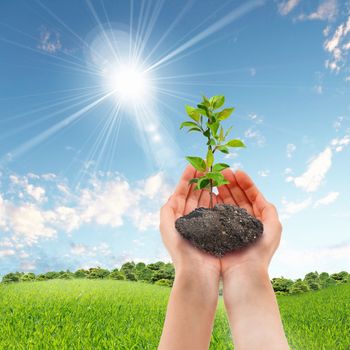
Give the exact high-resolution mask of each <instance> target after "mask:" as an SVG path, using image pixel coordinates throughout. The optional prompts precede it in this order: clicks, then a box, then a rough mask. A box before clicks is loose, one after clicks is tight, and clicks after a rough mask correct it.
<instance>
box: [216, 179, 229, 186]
mask: <svg viewBox="0 0 350 350" xmlns="http://www.w3.org/2000/svg"><path fill="white" fill-rule="evenodd" d="M229 184H230V181H227V180H226V179H225V180H223V181H220V182H218V183H217V185H216V186H218V187H219V186H222V185H229Z"/></svg>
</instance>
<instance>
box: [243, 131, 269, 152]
mask: <svg viewBox="0 0 350 350" xmlns="http://www.w3.org/2000/svg"><path fill="white" fill-rule="evenodd" d="M244 136H245V137H246V138H247V139H252V140H253V141H254V142H255V143H256V145H257V146H259V147H263V146H264V145H265V142H266V140H265V137H264V136H263V135H262V134H261V131H260V130H258V129H256V128H255V127H251V128H249V129H247V130H246V131H245V132H244Z"/></svg>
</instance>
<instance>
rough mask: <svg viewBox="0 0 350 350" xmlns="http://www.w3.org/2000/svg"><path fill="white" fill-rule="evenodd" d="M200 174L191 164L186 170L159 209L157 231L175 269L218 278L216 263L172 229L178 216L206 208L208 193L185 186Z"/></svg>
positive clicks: (216, 260)
mask: <svg viewBox="0 0 350 350" xmlns="http://www.w3.org/2000/svg"><path fill="white" fill-rule="evenodd" d="M200 175H201V174H199V173H198V172H197V171H196V169H195V168H194V167H192V166H191V165H188V166H187V167H186V169H185V171H184V173H183V174H182V177H181V179H180V181H179V184H178V186H177V187H176V189H175V192H174V194H173V195H172V196H170V198H169V199H168V202H167V203H166V204H165V205H164V206H163V207H162V209H161V212H160V227H159V228H160V232H161V234H162V239H163V242H164V245H165V246H166V248H167V250H168V251H169V254H170V256H171V258H172V261H173V263H174V266H175V269H176V270H186V269H189V270H191V273H192V272H193V271H197V272H198V271H203V272H205V273H207V272H211V273H213V274H215V275H216V276H219V275H220V260H219V259H218V258H216V257H214V256H212V255H210V254H208V253H205V252H202V251H200V250H199V249H197V248H195V247H194V246H192V244H191V243H190V242H188V241H187V240H185V239H184V238H183V237H181V236H180V234H179V233H178V232H177V230H176V228H175V221H176V219H177V218H179V217H180V216H183V215H186V214H188V213H190V212H191V211H192V210H194V209H195V208H198V207H209V201H210V195H209V192H208V191H205V190H196V191H194V186H195V184H192V185H189V184H188V182H189V180H190V179H192V178H193V177H198V176H200ZM213 204H214V205H215V204H216V196H215V194H213Z"/></svg>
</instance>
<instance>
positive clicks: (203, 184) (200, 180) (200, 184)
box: [197, 176, 210, 190]
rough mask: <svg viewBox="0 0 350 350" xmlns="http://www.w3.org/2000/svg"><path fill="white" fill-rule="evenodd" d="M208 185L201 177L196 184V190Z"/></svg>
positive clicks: (207, 180) (208, 181)
mask: <svg viewBox="0 0 350 350" xmlns="http://www.w3.org/2000/svg"><path fill="white" fill-rule="evenodd" d="M208 185H210V180H209V179H207V178H206V177H205V176H204V177H201V178H200V179H199V181H198V183H197V187H198V189H200V190H201V189H203V188H206V187H207V186H208Z"/></svg>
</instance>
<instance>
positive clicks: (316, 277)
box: [1, 261, 350, 295]
mask: <svg viewBox="0 0 350 350" xmlns="http://www.w3.org/2000/svg"><path fill="white" fill-rule="evenodd" d="M77 278H87V279H112V280H121V281H123V280H125V281H134V282H136V281H139V282H146V283H153V284H156V285H160V286H167V287H171V286H172V285H173V283H174V278H175V269H174V266H173V264H171V263H164V262H162V261H158V262H156V263H151V264H145V263H143V262H139V263H135V262H133V261H129V262H126V263H124V264H123V265H122V266H121V267H120V268H119V269H118V268H115V269H113V270H107V269H104V268H101V267H99V266H97V267H92V268H90V269H88V270H86V269H79V270H77V271H75V272H72V271H70V270H66V271H49V272H46V273H41V274H37V275H36V274H34V273H33V272H27V273H25V272H11V273H8V274H6V275H4V276H3V277H2V281H1V282H2V283H11V282H30V281H47V280H52V279H77ZM271 283H272V286H273V289H274V291H275V293H276V294H277V295H287V294H300V293H305V292H308V291H316V290H319V289H323V288H327V287H330V286H334V285H337V284H343V283H349V284H350V274H349V273H348V272H346V271H341V272H339V273H333V274H328V273H327V272H322V273H320V274H319V273H318V272H309V273H307V274H306V275H305V277H304V278H303V279H301V278H298V279H296V280H292V279H289V278H284V277H277V278H273V279H272V280H271ZM220 291H221V292H222V290H220Z"/></svg>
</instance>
